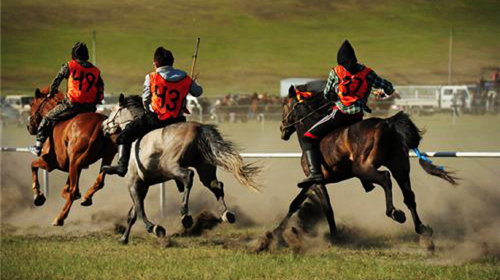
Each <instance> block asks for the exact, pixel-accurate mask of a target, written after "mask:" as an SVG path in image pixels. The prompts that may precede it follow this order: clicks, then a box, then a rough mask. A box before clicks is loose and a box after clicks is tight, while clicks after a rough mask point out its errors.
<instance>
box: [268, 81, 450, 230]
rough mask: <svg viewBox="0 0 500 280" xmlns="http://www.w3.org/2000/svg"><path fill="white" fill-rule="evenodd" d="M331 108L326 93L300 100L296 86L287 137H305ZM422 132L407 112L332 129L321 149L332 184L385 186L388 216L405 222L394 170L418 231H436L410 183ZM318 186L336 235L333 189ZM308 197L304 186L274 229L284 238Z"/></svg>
mask: <svg viewBox="0 0 500 280" xmlns="http://www.w3.org/2000/svg"><path fill="white" fill-rule="evenodd" d="M329 108H331V104H329V103H328V102H327V101H326V100H325V98H324V97H323V94H322V92H321V93H316V94H313V96H312V97H311V98H310V99H305V100H303V99H301V100H298V99H297V95H296V92H295V89H294V88H293V87H290V90H289V96H288V100H286V102H285V103H284V105H283V119H282V122H281V126H280V130H281V138H282V139H283V140H288V139H289V138H290V136H291V135H292V134H293V133H294V132H297V134H298V139H299V141H301V140H302V137H303V135H304V133H305V132H306V131H307V130H308V129H309V128H310V127H311V126H312V125H314V124H315V123H316V122H317V121H319V120H320V119H321V118H322V117H323V115H324V113H325V112H326V111H327V110H329ZM421 135H422V132H421V131H420V130H419V129H418V128H417V127H416V126H415V124H414V123H413V122H412V121H411V119H410V118H409V117H408V115H406V114H405V113H403V112H400V113H398V114H396V115H394V116H392V117H390V118H387V119H381V118H370V119H366V120H364V121H361V122H358V123H355V124H353V125H351V126H348V127H344V128H340V129H337V130H335V131H332V132H331V133H330V134H328V135H327V136H325V137H324V138H323V139H322V140H321V142H320V147H319V149H320V151H321V154H322V155H323V163H322V172H323V175H324V178H325V180H326V183H334V182H340V181H343V180H346V179H349V178H353V177H357V178H359V179H360V180H361V183H362V185H363V187H364V188H365V190H366V191H367V192H369V191H371V190H372V189H373V184H377V185H380V186H381V187H382V188H383V189H384V192H385V198H386V215H387V216H388V217H390V218H392V219H393V220H395V221H397V222H399V223H404V222H405V221H406V217H405V214H404V212H403V211H401V210H399V209H396V208H395V207H394V205H393V202H392V182H391V174H392V176H393V177H394V178H395V179H396V181H397V183H398V185H399V187H400V188H401V191H402V192H403V196H404V203H405V204H406V206H407V207H408V209H409V210H410V212H411V215H412V218H413V222H414V226H415V231H416V232H417V233H418V234H426V235H432V229H431V227H429V226H426V225H424V224H422V222H421V220H420V218H419V216H418V213H417V204H416V203H415V194H414V193H413V191H412V189H411V184H410V160H409V155H408V152H409V150H410V149H417V148H418V145H419V144H420V141H421V139H422V136H421ZM419 162H420V165H421V166H422V167H423V169H424V170H425V171H426V172H427V173H429V174H431V175H434V176H437V177H440V178H442V179H444V180H446V181H448V182H449V183H450V184H452V185H456V181H455V180H456V178H455V177H453V176H452V174H451V173H450V172H448V171H445V170H444V169H441V168H439V167H437V166H435V165H433V164H432V163H431V162H430V161H426V160H425V159H420V161H419ZM381 166H385V167H387V169H389V171H390V172H389V171H382V170H378V169H379V168H380V167H381ZM302 168H303V169H304V172H305V173H306V174H308V173H309V171H308V169H307V164H306V162H305V159H304V157H303V158H302ZM312 190H313V191H314V192H315V193H316V194H317V195H318V196H319V198H320V202H321V206H322V208H323V210H324V212H325V215H326V218H327V221H328V224H329V226H330V233H331V236H332V237H334V235H335V234H336V231H337V228H336V225H335V220H334V216H333V210H332V207H331V204H330V200H329V197H328V192H327V190H326V188H325V186H324V185H317V186H314V187H313V188H312ZM308 195H309V188H304V189H302V191H301V192H300V193H299V194H298V196H297V197H296V198H295V199H294V200H293V201H292V203H291V205H290V209H289V212H288V214H287V216H286V217H285V219H284V220H283V221H282V222H281V223H280V225H279V226H278V227H277V228H276V229H275V231H274V233H275V234H277V236H278V238H282V233H283V230H284V229H285V228H286V226H287V223H288V220H289V218H290V217H291V216H292V215H293V213H295V212H296V211H297V210H299V209H300V206H301V204H302V203H303V202H304V200H305V199H306V198H307V197H308Z"/></svg>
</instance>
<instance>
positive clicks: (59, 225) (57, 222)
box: [52, 219, 64, 227]
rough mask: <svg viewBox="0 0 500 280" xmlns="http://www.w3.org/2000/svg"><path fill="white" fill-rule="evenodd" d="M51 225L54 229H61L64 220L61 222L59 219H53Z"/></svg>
mask: <svg viewBox="0 0 500 280" xmlns="http://www.w3.org/2000/svg"><path fill="white" fill-rule="evenodd" d="M52 225H53V226H55V227H62V226H64V220H61V219H55V220H54V221H53V222H52Z"/></svg>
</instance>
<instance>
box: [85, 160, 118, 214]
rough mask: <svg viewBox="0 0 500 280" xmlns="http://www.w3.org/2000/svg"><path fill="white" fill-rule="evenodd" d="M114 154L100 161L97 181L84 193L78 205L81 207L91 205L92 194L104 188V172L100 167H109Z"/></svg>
mask: <svg viewBox="0 0 500 280" xmlns="http://www.w3.org/2000/svg"><path fill="white" fill-rule="evenodd" d="M114 156H115V155H114V153H113V154H112V155H106V156H104V157H103V158H102V161H101V167H100V169H99V175H97V179H96V181H95V183H94V185H93V186H92V187H91V188H90V189H88V190H87V192H86V193H85V195H84V196H83V201H82V202H81V203H80V205H82V206H90V205H92V197H93V196H94V194H95V193H96V192H97V191H98V190H100V189H102V188H103V187H104V178H105V177H106V172H104V170H103V169H102V167H103V166H104V165H110V164H111V162H113V157H114Z"/></svg>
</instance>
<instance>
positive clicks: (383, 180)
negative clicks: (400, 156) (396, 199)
mask: <svg viewBox="0 0 500 280" xmlns="http://www.w3.org/2000/svg"><path fill="white" fill-rule="evenodd" d="M360 177H361V178H362V180H363V181H368V182H373V183H375V184H378V185H380V186H381V187H382V188H383V189H384V193H385V204H386V210H385V214H386V215H387V217H389V218H391V219H393V220H395V221H396V222H398V223H404V222H405V221H406V216H405V213H404V212H403V211H401V210H399V209H396V208H395V207H394V204H393V199H392V181H391V174H390V173H389V171H378V170H376V169H375V168H373V167H370V168H367V169H366V171H365V172H363V173H362V175H360Z"/></svg>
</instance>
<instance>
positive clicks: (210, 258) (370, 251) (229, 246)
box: [1, 228, 500, 279]
mask: <svg viewBox="0 0 500 280" xmlns="http://www.w3.org/2000/svg"><path fill="white" fill-rule="evenodd" d="M258 233H259V231H258V230H253V231H248V230H240V231H237V230H228V229H227V228H226V230H215V232H213V233H211V234H210V235H208V236H203V237H185V238H176V239H175V241H174V242H175V243H174V244H173V245H170V246H171V247H163V246H162V245H161V244H160V243H159V242H157V241H156V240H154V239H153V237H150V236H139V237H137V236H135V238H134V241H133V243H132V244H130V245H128V246H124V245H121V244H118V242H117V241H116V239H117V238H118V236H117V235H115V234H113V233H112V232H101V233H94V234H85V235H71V234H70V235H64V236H62V235H56V236H42V237H40V236H30V235H25V236H18V235H9V234H7V235H3V238H2V251H1V257H2V267H1V269H2V275H1V276H2V279H498V277H499V276H500V266H499V261H498V259H496V258H491V257H489V258H488V257H485V258H482V259H479V260H476V261H472V262H471V261H468V262H463V261H460V260H459V259H454V258H449V257H444V255H443V254H440V253H437V254H431V253H428V252H426V251H424V250H422V249H420V248H419V247H418V245H416V244H415V243H414V242H413V243H412V242H404V239H402V238H397V237H386V239H385V240H383V241H380V239H379V240H378V241H377V242H376V243H373V244H366V245H365V247H356V246H353V244H349V243H347V244H343V245H340V246H339V245H336V246H333V247H329V246H324V247H319V248H314V249H313V250H311V251H309V252H306V253H295V252H294V251H293V250H291V249H282V250H274V251H271V252H266V253H261V254H257V253H252V252H251V251H249V250H248V247H250V246H251V243H250V242H251V241H248V240H251V239H252V238H254V236H255V235H257V234H258ZM395 246H396V247H397V248H398V249H394V247H395Z"/></svg>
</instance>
